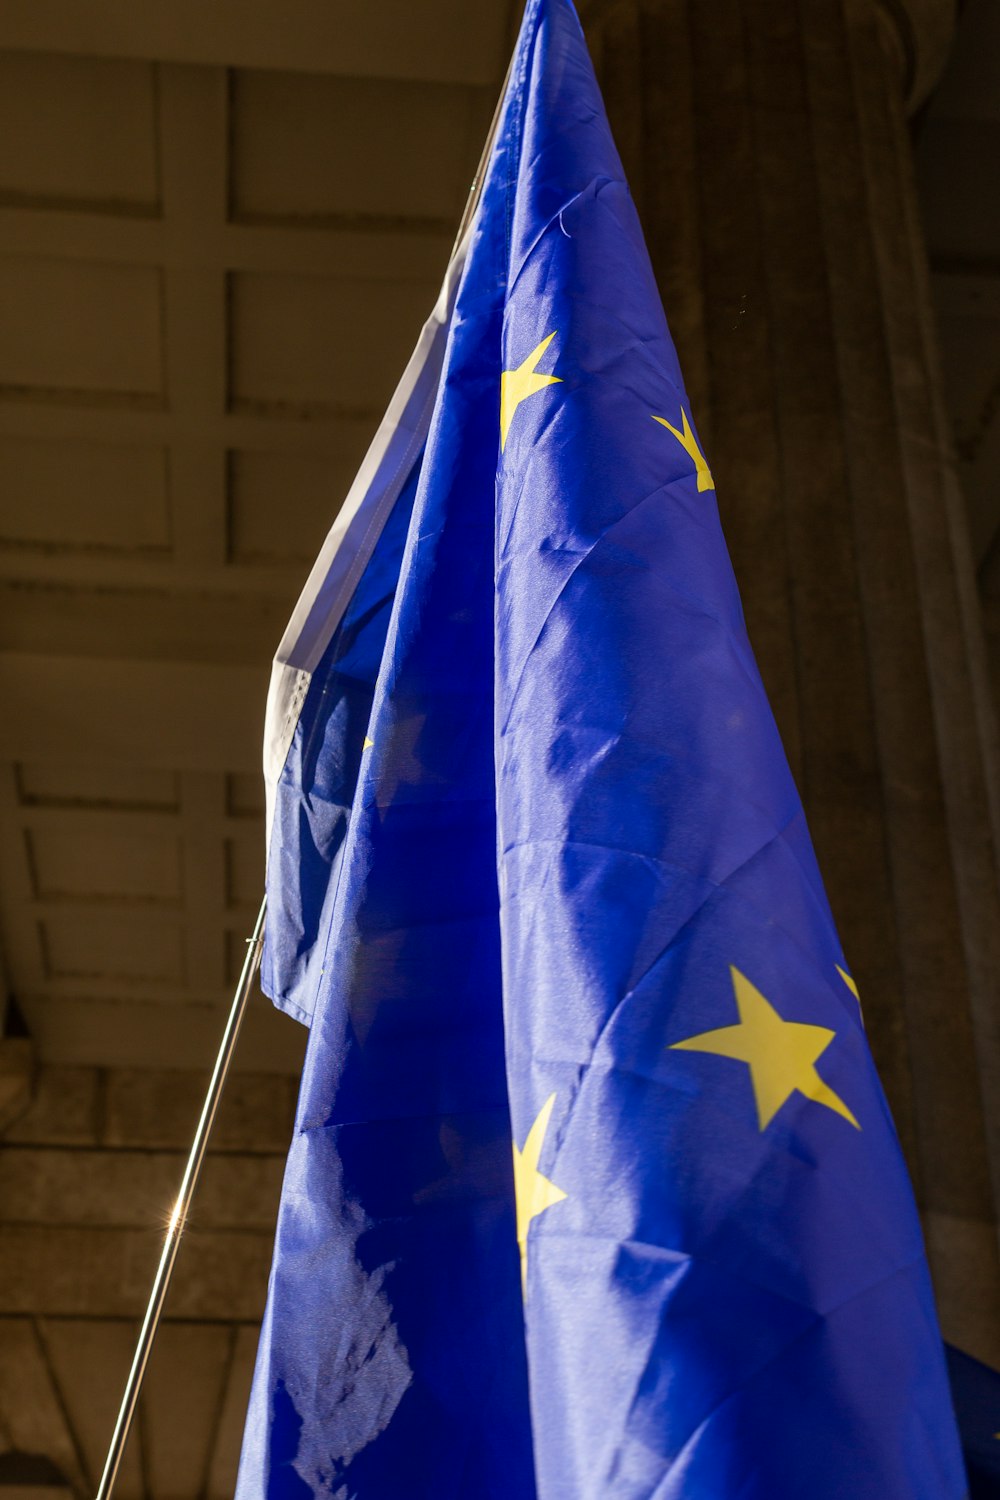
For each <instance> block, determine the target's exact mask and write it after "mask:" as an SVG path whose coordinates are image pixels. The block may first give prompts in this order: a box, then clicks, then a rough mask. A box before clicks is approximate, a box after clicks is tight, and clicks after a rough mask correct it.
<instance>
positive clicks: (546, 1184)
mask: <svg viewBox="0 0 1000 1500" xmlns="http://www.w3.org/2000/svg"><path fill="white" fill-rule="evenodd" d="M555 1102H556V1096H555V1094H550V1095H549V1097H548V1098H547V1099H546V1101H545V1103H544V1104H543V1105H542V1107H541V1109H540V1110H539V1112H538V1117H537V1119H536V1120H535V1123H534V1125H532V1127H531V1129H530V1130H529V1131H528V1139H527V1140H526V1141H525V1143H524V1149H523V1150H519V1149H518V1145H517V1142H516V1141H515V1142H514V1198H515V1200H516V1202H517V1243H518V1248H519V1249H520V1251H521V1285H522V1286H523V1287H525V1288H527V1284H528V1225H529V1224H530V1223H531V1221H532V1219H537V1217H538V1215H539V1214H543V1213H544V1212H545V1210H546V1209H547V1208H551V1207H552V1205H553V1204H554V1203H561V1202H562V1200H563V1199H564V1198H565V1197H566V1194H565V1193H564V1192H563V1190H562V1188H559V1187H556V1185H555V1183H554V1182H550V1181H549V1179H548V1178H547V1177H543V1176H542V1174H541V1172H539V1170H538V1159H539V1157H540V1156H541V1154H542V1144H543V1142H544V1140H545V1132H546V1131H547V1130H548V1128H549V1120H550V1119H551V1118H552V1106H553V1105H554V1104H555Z"/></svg>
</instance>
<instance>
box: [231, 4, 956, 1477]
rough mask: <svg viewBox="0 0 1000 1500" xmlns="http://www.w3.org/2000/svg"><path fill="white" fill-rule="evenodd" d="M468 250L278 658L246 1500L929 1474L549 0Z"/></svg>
mask: <svg viewBox="0 0 1000 1500" xmlns="http://www.w3.org/2000/svg"><path fill="white" fill-rule="evenodd" d="M466 248H467V253H466V255H465V259H464V266H463V268H462V270H461V277H460V280H458V277H457V274H456V273H455V271H454V269H453V271H452V273H451V275H452V283H453V284H454V283H455V282H456V281H458V285H457V293H455V294H454V295H452V293H449V297H448V298H446V299H444V300H443V302H442V304H441V306H442V307H444V308H445V311H444V312H443V313H442V315H441V316H440V318H439V320H438V321H439V329H440V330H441V332H440V334H439V335H435V341H434V342H433V347H434V349H435V350H436V351H437V353H436V354H435V355H434V358H435V359H436V360H437V366H435V367H434V370H435V373H434V378H433V392H434V397H433V411H432V412H431V413H430V415H429V416H428V415H426V411H425V415H424V417H423V418H422V419H421V420H413V421H411V422H410V423H409V430H410V431H411V432H412V441H410V442H408V444H406V445H404V457H403V460H401V461H400V462H399V463H397V464H396V465H395V468H394V469H393V473H394V475H395V478H394V480H393V483H392V484H388V483H384V482H383V481H378V482H376V480H375V479H370V486H371V487H373V488H374V489H378V488H379V484H381V489H379V494H380V495H381V497H382V498H381V501H380V505H381V510H380V511H379V513H378V515H377V516H376V517H375V520H374V521H372V522H371V524H369V525H368V526H367V527H366V528H360V527H358V528H356V532H358V533H360V532H361V531H364V537H365V541H364V544H363V545H362V544H361V542H360V541H359V540H358V537H357V536H355V539H354V541H351V539H350V537H349V536H348V538H347V542H345V541H344V540H343V539H341V541H340V542H338V544H337V546H336V547H335V548H334V551H333V553H332V554H331V556H330V557H328V558H327V559H326V561H325V562H323V563H322V566H320V564H318V565H317V567H318V569H319V573H320V575H322V576H326V572H325V570H332V569H333V568H334V565H336V567H339V568H340V569H341V574H342V576H345V577H346V576H350V578H351V580H352V581H351V586H350V589H349V590H345V589H343V588H342V589H341V591H340V593H341V596H342V597H341V602H340V604H339V605H338V610H337V611H334V612H333V613H332V614H331V616H330V619H329V620H328V621H327V624H326V625H325V626H324V627H323V629H322V630H320V631H318V633H316V638H315V640H314V641H313V644H312V646H311V648H310V649H311V652H312V656H311V659H310V661H309V663H308V665H307V669H303V668H302V665H301V663H297V661H296V651H295V643H294V641H293V642H292V643H291V647H290V649H289V650H287V651H286V653H285V656H284V662H285V664H290V666H291V667H292V668H297V670H298V672H299V675H298V676H296V677H295V678H294V680H293V679H291V678H288V677H285V678H282V683H283V686H282V688H281V694H280V695H279V696H281V701H282V705H283V707H282V712H283V714H284V718H283V720H282V722H283V724H289V725H290V728H287V729H283V730H282V733H283V734H284V735H285V741H286V743H284V751H283V752H282V753H284V752H285V751H287V755H286V758H285V759H284V762H283V769H281V772H280V777H279V778H278V798H277V804H276V812H275V821H274V832H273V835H272V840H271V848H270V860H269V876H268V895H269V924H271V925H270V932H269V944H270V952H271V954H272V959H271V964H270V968H269V983H270V985H271V991H272V993H274V994H275V995H276V997H277V998H278V999H279V1001H280V1002H281V1003H283V1004H285V1005H286V1006H287V1007H288V1008H291V1009H294V1010H296V1011H297V1012H298V1013H299V1014H301V1015H303V1016H304V1017H309V1016H311V1017H312V1026H311V1032H310V1038H309V1046H308V1052H307V1060H306V1067H305V1072H304V1076H303V1083H302V1092H301V1097H300V1103H299V1110H298V1116H297V1121H296V1130H295V1137H294V1141H293V1145H292V1149H291V1153H290V1156H289V1164H288V1170H287V1174H286V1180H285V1187H284V1191H283V1196H282V1205H281V1211H280V1216H279V1224H278V1233H277V1240H276V1246H275V1258H274V1266H273V1270H272V1277H271V1285H270V1290H269V1296H268V1305H267V1312H266V1315H265V1321H264V1329H263V1332H262V1336H261V1344H260V1351H259V1354H258V1362H257V1371H256V1375H255V1381H254V1388H253V1395H252V1398H251V1406H250V1414H249V1418H248V1424H247V1433H246V1437H245V1441H244V1452H243V1461H242V1464H241V1472H240V1482H239V1489H238V1500H265V1497H266V1500H283V1497H296V1500H298V1497H305V1496H310V1495H316V1496H319V1495H329V1496H336V1497H343V1500H348V1497H351V1500H396V1497H402V1496H404V1495H405V1496H406V1497H407V1500H423V1497H426V1500H431V1497H433V1500H491V1497H497V1500H500V1497H503V1500H511V1497H514V1500H531V1497H532V1496H533V1495H534V1494H535V1493H536V1488H537V1493H538V1495H539V1496H540V1497H541V1500H598V1497H600V1500H609V1497H616V1500H640V1497H641V1500H647V1497H653V1496H655V1497H656V1500H682V1497H683V1500H724V1497H730V1496H731V1497H736V1496H739V1497H740V1500H803V1497H804V1496H809V1497H810V1500H824V1497H826V1500H843V1497H845V1496H851V1497H852V1500H855V1497H860V1500H863V1497H878V1500H932V1497H933V1500H941V1497H948V1500H959V1497H960V1496H961V1495H962V1494H963V1492H964V1480H963V1477H962V1473H961V1461H960V1457H959V1455H958V1449H957V1444H956V1438H955V1433H954V1427H953V1421H952V1417H951V1413H950V1407H949V1403H948V1395H947V1388H946V1383H945V1377H944V1367H943V1360H942V1353H941V1346H940V1340H939V1335H938V1333H937V1328H936V1322H935V1315H934V1309H933V1302H932V1298H931V1293H930V1289H929V1283H928V1277H927V1270H926V1265H925V1261H924V1256H923V1250H922V1245H921V1239H920V1232H919V1226H918V1222H917V1218H916V1213H915V1210H914V1206H913V1202H912V1197H911V1194H910V1189H909V1186H908V1183H907V1180H906V1175H905V1171H904V1168H903V1165H902V1162H901V1158H900V1154H899V1150H898V1146H897V1143H896V1140H895V1136H894V1134H893V1130H892V1126H891V1123H890V1121H889V1118H888V1114H887V1111H886V1107H885V1103H884V1100H883V1098H882V1095H881V1092H880V1089H879V1085H878V1082H877V1079H876V1077H875V1073H874V1070H873V1067H872V1063H871V1060H870V1056H869V1053H868V1049H867V1045H866V1042H865V1038H864V1030H863V1026H862V1022H861V1013H860V1009H859V1003H858V998H857V989H856V987H855V984H854V981H853V979H852V978H851V975H850V971H849V966H848V964H847V962H846V960H845V958H844V955H843V953H842V951H841V948H840V945H839V943H838V940H837V937H836V933H835V930H834V927H833V923H832V919H831V917H830V913H829V910H828V907H827V903H826V899H825V896H824V893H823V888H822V884H821V881H820V877H819V874H818V871H817V869H816V865H815V861H814V858H813V854H812V848H811V845H810V842H809V836H808V832H807V830H806V826H805V822H804V819H803V815H802V810H801V806H800V803H799V799H798V796H797V793H796V790H795V787H794V785H793V782H792V780H791V777H790V775H789V772H788V769H787V765H786V763H785V759H784V755H783V753H782V750H781V746H780V743H779V740H778V737H777V733H776V730H775V727H774V723H773V720H772V717H771V714H770V711H769V709H768V706H767V702H766V699H765V697H764V693H763V689H762V687H761V683H760V678H759V676H758V673H757V670H756V667H755V664H754V661H753V656H752V653H751V651H750V647H749V644H748V642H747V638H746V634H745V629H744V625H743V620H742V614H741V610H740V604H739V598H738V595H737V592H736V587H735V584H734V581H733V578H732V573H731V570H730V566H729V562H728V558H727V555H726V551H725V546H724V542H723V539H722V533H721V529H720V525H719V519H718V513H717V509H716V505H715V494H714V479H713V476H712V472H711V468H710V466H709V462H708V458H707V455H706V454H705V452H704V450H703V448H702V444H701V440H700V438H699V437H698V433H697V428H696V425H695V420H694V414H693V413H692V411H691V409H690V406H689V404H688V401H687V397H686V395H685V393H684V387H683V382H682V378H681V374H680V370H679V368H678V364H677V360H676V356H675V353H674V350H673V346H672V343H671V340H670V336H669V333H668V331H667V326H666V322H665V319H664V316H663V312H662V309H661V307H660V303H659V298H658V295H657V291H656V286H655V283H654V280H653V276H652V272H651V269H650V266H649V261H648V258H647V255H646V252H645V248H644V245H643V242H642V237H641V233H640V230H639V226H638V222H637V219H636V216H635V212H634V209H633V206H632V203H631V199H630V197H629V194H628V190H627V187H626V184H625V182H624V178H623V175H622V169H621V164H620V162H619V160H618V157H617V154H616V152H615V149H614V145H613V143H612V140H611V136H610V133H609V130H608V126H607V122H606V119H605V115H604V110H603V106H602V104H601V100H600V96H599V94H598V91H597V86H596V83H595V81H594V77H593V73H592V70H591V67H590V63H589V60H588V58H587V54H586V49H585V46H584V42H583V38H582V35H581V33H580V29H579V25H578V23H577V21H576V17H575V14H574V12H573V10H572V7H571V5H570V3H569V0H529V4H528V7H527V11H526V15H525V20H524V23H523V27H522V33H521V38H520V41H519V44H518V50H517V53H516V55H515V60H514V64H513V66H512V71H511V80H510V84H509V87H508V90H507V95H506V100H505V104H504V108H503V112H502V114H501V118H500V123H499V127H498V131H497V136H496V143H495V146H494V149H493V152H492V155H491V159H490V163H489V168H488V171H487V175H486V180H485V184H484V188H483V193H482V198H481V202H480V205H479V209H478V212H477V215H476V218H475V221H474V225H473V229H472V232H471V235H470V237H469V239H468V243H467V247H466ZM432 365H433V361H431V363H428V362H427V360H426V359H425V361H424V363H423V364H422V365H421V369H422V370H426V369H429V368H431V367H432ZM426 379H427V377H426V376H425V377H424V381H425V384H426ZM416 383H417V384H419V382H416ZM416 404H417V405H419V404H420V403H419V402H417V403H416ZM425 407H426V403H425ZM422 409H425V408H422ZM376 458H377V461H375V462H373V464H372V472H373V473H375V474H376V475H377V474H381V475H382V476H383V480H384V476H385V473H386V465H385V464H383V463H382V462H381V459H379V458H378V455H376ZM390 467H391V466H390ZM403 470H405V472H403ZM369 478H370V476H369ZM365 484H366V485H369V480H366V481H365ZM362 488H364V486H363V487H362ZM367 492H368V491H367V489H366V490H365V493H366V494H367ZM363 501H364V497H363V496H362V497H361V506H360V508H361V510H363V508H364V504H363ZM376 522H377V524H376ZM345 547H346V549H347V550H346V552H345V550H344V549H345ZM331 558H332V561H331ZM351 569H353V572H351V571H350V570H351ZM315 579H316V574H315V573H314V583H315ZM320 582H322V577H321V579H320ZM321 596H322V588H321V587H314V588H313V594H312V596H311V598H312V601H313V606H315V601H316V599H318V598H320V597H321ZM313 606H311V608H313V614H312V616H310V614H309V610H305V611H304V612H303V611H301V610H300V615H301V618H304V619H305V618H310V617H311V618H313V619H314V621H315V607H313ZM293 623H294V622H293ZM512 1147H513V1151H512ZM522 1298H523V1303H522ZM522 1305H523V1315H522ZM525 1333H526V1334H527V1338H526V1339H525ZM525 1349H527V1360H526V1359H525Z"/></svg>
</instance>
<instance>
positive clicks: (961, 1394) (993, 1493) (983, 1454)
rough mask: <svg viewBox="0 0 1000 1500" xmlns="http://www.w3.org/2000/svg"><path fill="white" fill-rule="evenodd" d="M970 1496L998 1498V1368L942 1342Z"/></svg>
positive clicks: (973, 1498) (976, 1499)
mask: <svg viewBox="0 0 1000 1500" xmlns="http://www.w3.org/2000/svg"><path fill="white" fill-rule="evenodd" d="M945 1355H946V1357H947V1360H948V1379H949V1380H950V1382H951V1392H952V1396H953V1397H954V1401H955V1412H956V1415H957V1417H958V1430H959V1432H960V1434H961V1437H962V1452H963V1453H964V1455H965V1466H966V1469H967V1470H968V1474H969V1500H1000V1370H994V1369H992V1368H991V1366H989V1365H984V1364H983V1363H982V1362H981V1361H980V1360H978V1359H973V1358H972V1356H971V1354H964V1353H963V1352H962V1350H961V1349H955V1348H953V1347H952V1345H950V1344H948V1345H946V1346H945Z"/></svg>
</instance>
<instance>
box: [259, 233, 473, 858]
mask: <svg viewBox="0 0 1000 1500" xmlns="http://www.w3.org/2000/svg"><path fill="white" fill-rule="evenodd" d="M470 235H471V225H470V227H469V229H467V230H466V233H465V234H464V235H463V236H462V240H461V242H460V243H459V245H458V246H457V247H456V250H455V253H454V255H453V256H452V258H451V260H450V261H449V263H448V269H447V271H446V272H445V276H444V281H443V283H442V286H441V291H440V293H439V295H438V299H437V302H436V303H435V305H434V310H433V312H432V313H431V315H430V317H429V318H428V319H427V322H426V323H425V324H424V326H423V328H422V330H421V333H420V337H419V338H418V340H417V344H416V348H415V349H414V351H413V353H412V355H411V356H410V360H409V363H408V364H407V366H406V369H405V370H404V372H403V377H402V379H401V380H400V382H399V385H398V386H397V387H396V390H395V393H394V394H393V397H392V400H391V401H390V402H389V405H388V408H387V409H386V413H385V416H384V417H383V418H382V421H381V423H380V424H379V428H378V431H377V432H376V434H375V437H374V438H373V440H372V443H371V446H370V448H369V449H368V452H367V453H366V454H365V457H364V460H363V462H362V464H361V467H360V469H359V470H358V472H357V475H356V476H355V479H354V482H353V484H352V485H351V488H350V490H349V491H348V493H347V498H346V499H345V501H344V503H343V505H342V506H341V508H340V511H339V512H338V514H337V518H336V520H335V521H334V523H333V525H332V526H331V527H330V530H329V532H328V533H327V537H326V540H325V541H324V543H323V546H322V547H321V548H320V551H319V555H318V556H317V558H316V561H315V562H314V563H313V566H312V569H311V571H310V573H309V577H308V578H307V579H306V583H305V587H304V588H303V590H302V593H301V594H300V595H299V600H298V603H297V604H296V606H295V608H294V610H293V611H292V616H291V619H290V620H289V622H288V625H287V626H286V628H285V633H284V635H283V636H282V638H281V644H280V645H279V646H278V650H277V652H276V654H275V657H274V662H273V664H272V667H271V683H270V687H269V689H268V694H267V709H266V712H265V718H264V790H265V797H266V830H265V837H266V841H267V842H266V847H267V848H268V849H269V848H270V844H271V826H272V823H273V821H274V801H275V794H276V788H277V784H278V779H279V777H280V776H281V772H282V770H283V768H284V764H285V761H286V759H287V757H288V751H289V749H290V747H291V743H292V739H293V737H294V735H295V728H296V725H297V724H298V721H299V715H300V713H301V712H302V705H303V703H304V702H305V697H306V693H307V692H308V689H309V683H310V681H311V680H312V674H313V671H314V670H315V668H316V666H317V664H318V662H319V661H320V659H321V657H322V655H323V653H324V651H325V650H326V648H327V646H328V645H329V643H330V640H331V638H332V636H333V633H334V631H335V630H336V628H337V626H338V625H339V624H340V622H341V620H342V619H343V616H344V611H345V610H346V608H347V606H348V604H349V602H350V599H351V596H352V594H353V593H354V590H355V589H356V588H357V585H358V581H359V579H360V578H361V575H362V573H363V572H364V570H365V568H366V566H367V565H368V561H369V559H370V558H371V555H372V552H373V551H374V549H375V545H376V543H377V541H378V539H379V537H380V536H381V534H382V528H383V527H384V525H385V523H386V520H387V519H388V517H389V514H390V512H391V511H392V507H393V506H394V505H395V503H396V501H397V499H398V498H399V493H400V491H401V489H402V488H403V485H404V484H405V483H406V480H407V479H408V478H409V475H410V473H411V472H412V469H413V465H414V463H415V462H416V459H417V455H418V454H419V452H420V449H421V447H422V446H423V444H424V442H425V440H426V438H427V433H428V429H429V427H430V419H431V412H432V410H433V407H434V400H435V397H436V396H437V389H438V381H439V378H440V375H441V366H442V363H443V361H444V350H445V343H446V341H447V332H448V327H449V325H450V323H451V314H452V310H453V308H454V305H455V295H456V292H457V290H458V283H459V279H460V277H461V274H462V268H463V267H464V265H465V257H466V252H467V248H468V243H469V238H470Z"/></svg>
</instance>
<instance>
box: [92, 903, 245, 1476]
mask: <svg viewBox="0 0 1000 1500" xmlns="http://www.w3.org/2000/svg"><path fill="white" fill-rule="evenodd" d="M266 906H267V899H266V897H265V899H264V900H263V901H262V902H261V904H260V911H259V912H258V914H257V922H256V924H255V926H254V930H253V936H252V937H250V938H248V939H247V953H246V958H245V959H244V960H243V970H242V972H241V974H240V978H239V983H238V984H237V986H236V993H235V994H234V995H233V1003H232V1005H231V1007H230V1010H229V1018H228V1020H227V1021H226V1029H225V1031H224V1032H223V1034H222V1042H221V1044H220V1047H219V1052H218V1056H217V1057H216V1059H215V1067H214V1069H213V1070H212V1077H211V1080H210V1082H209V1085H208V1092H207V1093H206V1095H205V1102H204V1104H203V1105H202V1109H201V1118H200V1119H199V1121H198V1128H197V1130H196V1131H195V1134H194V1140H193V1141H192V1143H191V1151H190V1153H189V1155H188V1159H187V1166H186V1167H185V1168H184V1176H183V1178H182V1179H181V1186H180V1191H179V1193H178V1194H177V1202H176V1204H175V1205H174V1209H173V1212H172V1213H171V1215H170V1223H169V1224H168V1226H167V1235H166V1239H165V1240H164V1242H163V1251H162V1253H161V1255H160V1264H159V1265H158V1266H157V1268H156V1276H155V1278H154V1280H153V1289H152V1291H151V1292H150V1294H149V1302H148V1304H147V1306H146V1316H145V1317H144V1318H143V1320H142V1329H141V1331H140V1334H139V1342H138V1344H137V1345H136V1351H135V1356H134V1358H133V1360H132V1368H131V1370H130V1371H129V1376H128V1380H127V1381H126V1384H125V1394H124V1395H123V1396H122V1404H121V1407H120V1408H119V1411H118V1420H117V1422H116V1423H115V1430H114V1434H113V1436H112V1438H111V1446H110V1448H109V1449H108V1457H107V1461H106V1462H105V1465H104V1473H103V1474H102V1476H101V1483H100V1485H99V1487H98V1490H97V1496H96V1500H110V1495H111V1491H112V1489H113V1488H114V1483H115V1479H116V1477H117V1474H118V1469H119V1467H120V1465H121V1461H122V1456H123V1454H124V1452H125V1444H126V1443H127V1442H128V1435H129V1432H130V1430H131V1427H132V1419H133V1417H134V1416H135V1409H136V1406H137V1404H138V1401H139V1392H140V1390H141V1388H142V1381H143V1377H144V1375H145V1373H146V1366H147V1364H148V1362H149V1356H150V1353H151V1351H152V1347H153V1340H154V1339H155V1337H156V1330H157V1328H158V1327H159V1322H160V1314H161V1313H162V1311H163V1304H164V1302H165V1301H166V1297H167V1289H168V1288H169V1286H170V1277H171V1275H172V1274H173V1269H174V1261H175V1260H176V1259H177V1250H178V1247H179V1245H180V1239H181V1235H182V1234H183V1232H184V1224H185V1221H186V1219H187V1215H188V1210H189V1208H190V1206H191V1199H192V1198H193V1197H194V1191H195V1188H196V1187H197V1185H198V1176H199V1173H200V1172H201V1164H202V1161H203V1160H204V1156H205V1148H206V1146H207V1145H208V1137H209V1135H210V1134H211V1130H212V1125H213V1123H214V1121H215V1115H216V1111H217V1109H218V1107H219V1100H220V1098H221V1097H222V1090H223V1088H224V1086H225V1082H226V1074H227V1073H228V1072H229V1064H230V1063H231V1062H232V1058H233V1053H234V1052H235V1050H236V1042H237V1038H238V1037H239V1032H240V1025H241V1024H242V1021H243V1015H244V1012H245V1011H246V1006H247V1000H248V998H249V996H250V989H251V986H252V985H253V981H254V976H255V974H256V973H257V968H258V965H259V964H260V951H261V942H262V938H263V935H264V912H265V909H266Z"/></svg>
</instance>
